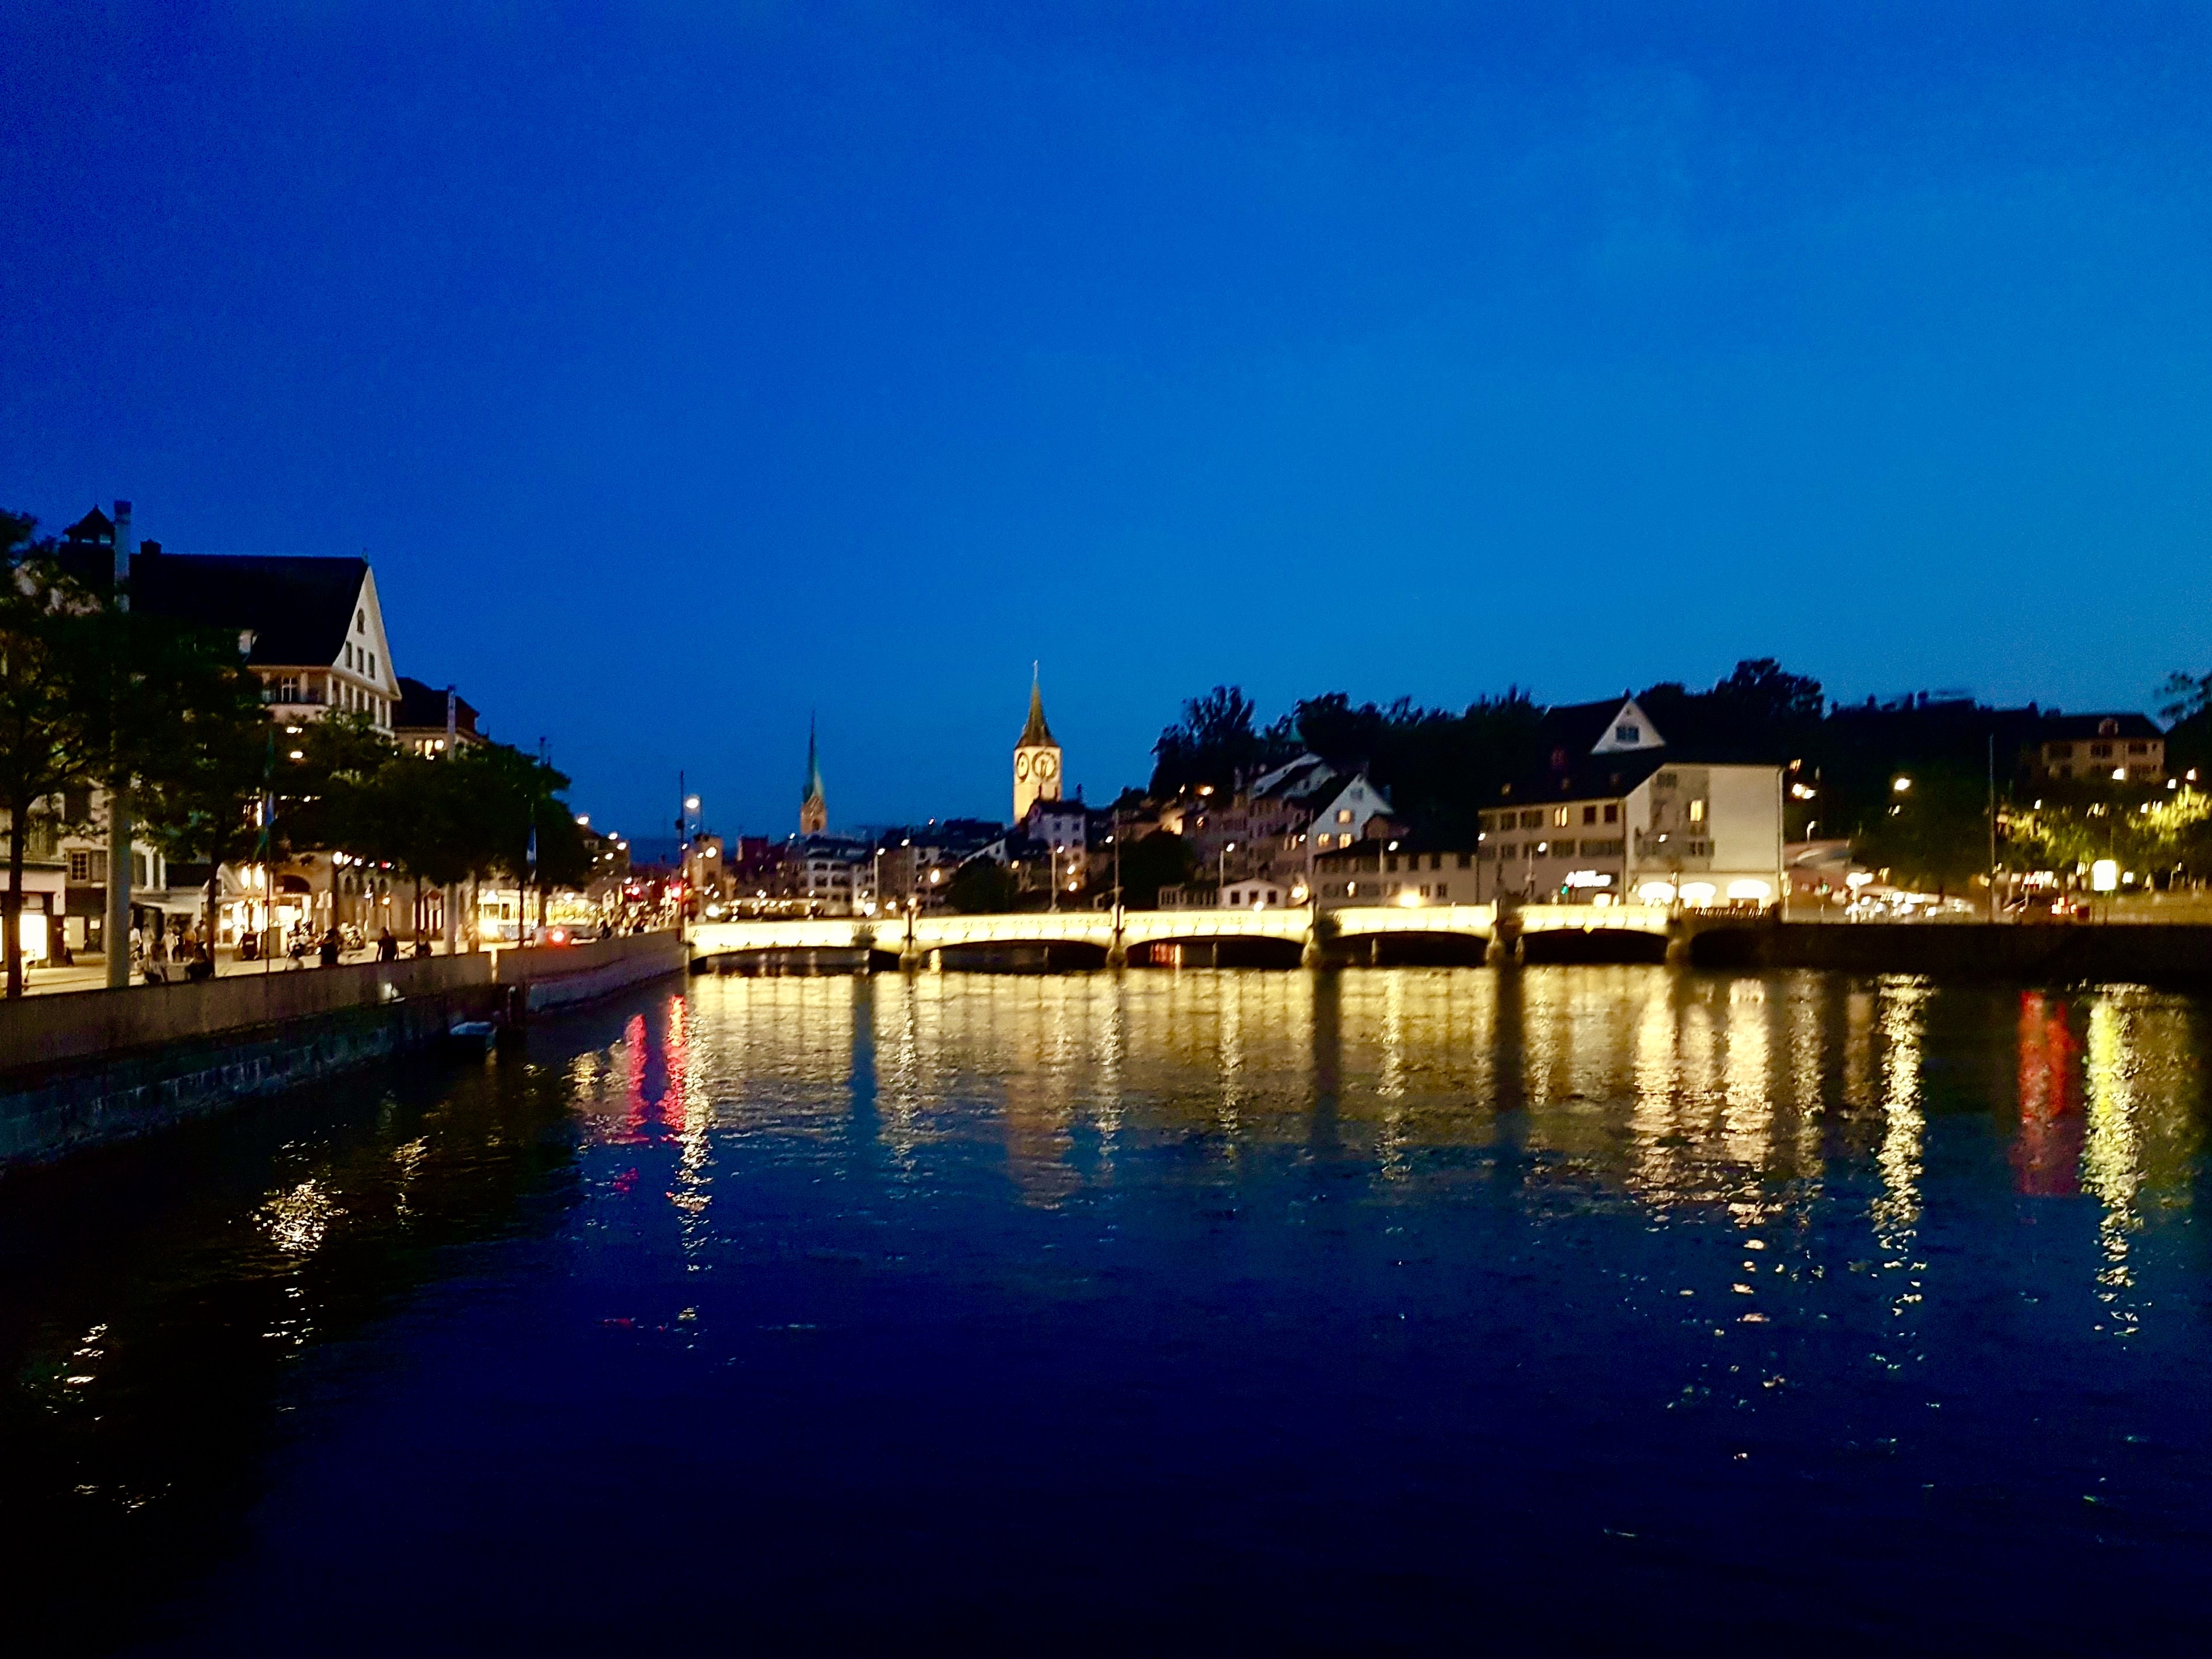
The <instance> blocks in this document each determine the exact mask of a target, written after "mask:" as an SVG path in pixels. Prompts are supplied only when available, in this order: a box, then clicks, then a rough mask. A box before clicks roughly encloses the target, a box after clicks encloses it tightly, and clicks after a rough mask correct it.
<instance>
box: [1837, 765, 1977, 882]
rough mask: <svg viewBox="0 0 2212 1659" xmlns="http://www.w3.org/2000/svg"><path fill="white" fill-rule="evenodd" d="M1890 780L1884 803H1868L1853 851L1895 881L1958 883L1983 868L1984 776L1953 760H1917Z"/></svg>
mask: <svg viewBox="0 0 2212 1659" xmlns="http://www.w3.org/2000/svg"><path fill="white" fill-rule="evenodd" d="M1898 776H1899V777H1900V778H1904V779H1905V780H1906V781H1907V786H1908V787H1905V788H1903V789H1899V788H1897V787H1895V780H1894V779H1893V781H1892V786H1891V788H1890V791H1889V794H1890V799H1889V801H1888V804H1887V805H1886V806H1884V807H1881V808H1877V809H1869V810H1868V811H1864V812H1863V813H1862V815H1861V816H1860V818H1859V820H1858V825H1857V834H1856V835H1854V836H1852V852H1853V854H1854V855H1855V856H1856V857H1857V858H1858V859H1859V860H1862V861H1863V862H1864V863H1866V864H1869V865H1871V866H1874V867H1875V868H1876V869H1881V870H1887V871H1889V872H1891V875H1890V879H1891V880H1892V881H1893V882H1894V883H1896V884H1898V885H1899V886H1914V887H1919V888H1923V889H1928V888H1946V887H1958V886H1960V885H1962V884H1965V883H1966V881H1968V880H1969V879H1971V878H1972V877H1974V876H1976V875H1978V874H1981V873H1982V872H1984V871H1986V870H1987V869H1988V868H1989V835H1990V828H1989V817H1988V811H1989V793H1988V781H1987V780H1986V778H1985V777H1984V775H1982V774H1980V773H1978V772H1975V771H1972V770H1971V769H1966V768H1963V767H1957V766H1941V765H1938V766H1923V767H1920V768H1918V769H1916V770H1914V771H1912V772H1911V773H1910V774H1904V773H1900V774H1899V775H1898Z"/></svg>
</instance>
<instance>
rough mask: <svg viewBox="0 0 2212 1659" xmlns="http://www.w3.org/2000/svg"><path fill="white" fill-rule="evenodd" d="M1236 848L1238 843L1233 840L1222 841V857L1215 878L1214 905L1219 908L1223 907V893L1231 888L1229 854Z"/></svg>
mask: <svg viewBox="0 0 2212 1659" xmlns="http://www.w3.org/2000/svg"><path fill="white" fill-rule="evenodd" d="M1236 850H1237V843H1236V842H1233V841H1225V842H1222V843H1221V857H1220V859H1219V860H1218V869H1217V870H1216V872H1215V874H1214V878H1213V907H1214V908H1215V909H1217V910H1218V909H1219V908H1221V896H1222V894H1224V893H1225V892H1226V891H1228V890H1229V855H1230V854H1231V853H1233V852H1235V851H1236Z"/></svg>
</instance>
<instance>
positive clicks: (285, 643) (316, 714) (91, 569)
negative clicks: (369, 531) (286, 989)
mask: <svg viewBox="0 0 2212 1659" xmlns="http://www.w3.org/2000/svg"><path fill="white" fill-rule="evenodd" d="M60 556H61V560H62V562H63V564H64V566H65V567H67V568H70V570H71V571H72V572H73V573H74V574H77V575H78V576H79V577H80V578H81V579H82V580H88V581H92V582H96V583H98V584H100V585H101V586H106V584H107V583H109V582H111V581H112V580H113V578H114V577H115V575H116V574H118V570H120V571H121V573H122V574H127V575H128V577H129V580H130V585H131V586H130V594H131V605H132V606H133V607H134V608H135V609H137V610H138V611H143V612H147V613H150V614H152V615H155V616H160V617H172V618H174V619H176V620H178V621H180V622H188V623H197V624H199V625H200V626H203V627H207V628H213V629H223V630H226V631H234V632H235V633H236V634H237V635H238V636H239V640H240V647H241V648H242V650H243V651H244V653H245V656H246V665H247V666H248V667H249V668H251V669H252V671H253V673H254V674H255V676H256V677H257V678H258V679H259V680H260V682H261V696H262V701H263V702H264V703H266V704H267V705H269V708H270V713H271V714H273V715H274V716H275V717H276V719H277V720H280V721H282V722H284V723H287V724H292V725H298V724H301V723H304V722H306V721H308V720H320V719H324V718H325V717H327V716H328V715H330V714H337V713H352V714H359V715H361V716H362V717H363V718H364V719H366V720H368V722H369V724H370V725H372V726H375V727H377V728H378V729H379V730H380V731H383V732H387V733H390V732H392V730H393V723H394V718H395V716H396V714H397V713H398V702H399V696H400V684H399V678H398V675H397V674H396V673H394V672H393V671H392V647H391V643H390V641H388V640H387V638H386V635H385V628H384V609H383V605H382V603H381V602H380V599H378V596H377V591H376V578H375V576H374V574H372V573H371V571H370V569H369V568H368V561H367V560H365V559H358V558H321V557H313V556H291V555H262V554H211V553H209V554H204V553H171V552H168V551H167V550H164V549H163V547H162V545H161V543H159V542H157V541H135V540H134V539H133V538H132V536H131V520H130V506H129V503H128V502H123V501H118V502H117V503H116V513H115V517H114V518H112V519H111V518H109V517H108V516H107V515H106V513H101V512H100V511H98V510H97V509H94V511H93V512H91V513H87V514H86V515H85V516H84V517H83V518H82V519H81V520H78V521H77V522H76V524H74V525H71V526H70V527H69V529H68V530H66V531H65V532H63V535H62V538H61V546H60ZM442 723H443V717H442V713H441V735H442ZM93 809H94V811H93V816H95V817H99V816H103V815H104V812H105V803H104V801H102V800H100V799H99V798H98V797H97V795H95V798H94V802H93ZM65 848H66V853H67V855H68V859H69V870H70V895H69V911H70V935H71V942H72V944H78V943H82V944H84V945H92V946H94V948H97V947H98V945H100V939H99V927H100V922H101V920H102V916H103V913H104V910H105V906H106V877H107V867H106V866H107V859H106V842H105V839H104V837H101V836H90V837H76V838H72V839H71V840H70V842H67V843H65ZM133 863H134V865H135V866H136V867H135V869H134V872H133V878H132V884H131V885H132V921H133V926H134V927H140V928H144V929H150V928H152V927H155V926H156V925H166V926H167V927H169V929H170V930H171V931H172V932H173V931H175V930H176V929H177V928H178V927H180V926H183V925H185V922H186V921H188V920H190V919H193V918H197V916H198V915H200V913H201V909H202V907H203V904H204V891H203V890H202V889H201V886H200V883H201V882H204V880H205V874H206V872H204V871H203V872H200V880H199V882H195V883H194V884H192V885H191V886H190V887H185V886H179V887H176V888H172V887H171V886H170V885H169V879H168V872H167V869H166V866H165V865H164V863H163V861H162V860H161V859H160V857H159V855H158V854H156V853H155V852H154V851H152V850H151V849H143V850H140V851H136V852H134V855H133ZM80 871H82V880H80V878H79V873H78V872H80ZM298 871H304V872H306V873H305V874H301V873H298ZM219 881H220V878H219ZM276 881H277V891H276V893H274V894H273V895H268V896H266V897H265V901H264V904H263V907H262V912H263V914H264V915H267V916H268V917H270V919H271V920H273V921H274V922H275V923H276V927H277V928H278V929H279V930H280V931H283V930H288V929H289V928H290V927H294V926H295V925H296V926H305V927H318V928H319V927H327V926H329V925H331V923H332V922H333V921H341V920H352V921H364V922H374V921H378V920H379V919H380V908H379V909H378V910H377V911H374V912H371V911H363V913H362V915H349V914H345V901H346V900H347V899H349V898H352V897H358V896H361V895H362V893H364V892H366V891H367V888H366V887H365V886H364V885H363V883H362V878H360V877H359V876H358V874H357V873H356V872H353V871H351V870H343V871H342V869H341V867H340V866H338V865H337V860H336V859H335V857H333V856H326V855H312V856H309V857H303V858H301V859H300V860H296V870H295V871H293V872H282V873H280V874H279V875H278V876H277V877H276ZM245 908H246V907H245V906H243V905H234V906H227V907H226V906H220V905H219V908H218V914H219V915H221V916H222V918H223V919H224V921H225V924H226V925H225V926H224V927H223V929H222V933H223V936H222V939H220V940H219V942H220V943H223V944H229V943H232V942H234V938H233V929H232V927H230V926H229V925H228V924H229V923H230V921H231V920H232V919H233V918H234V915H240V914H243V912H244V910H245ZM356 908H360V907H358V906H356Z"/></svg>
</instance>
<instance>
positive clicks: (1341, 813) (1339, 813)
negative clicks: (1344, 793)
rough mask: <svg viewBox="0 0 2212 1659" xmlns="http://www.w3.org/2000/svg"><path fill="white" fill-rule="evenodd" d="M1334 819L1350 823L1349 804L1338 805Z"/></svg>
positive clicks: (1350, 811)
mask: <svg viewBox="0 0 2212 1659" xmlns="http://www.w3.org/2000/svg"><path fill="white" fill-rule="evenodd" d="M1336 821H1337V822H1338V823H1351V822H1352V809H1351V808H1350V807H1349V806H1340V807H1338V808H1337V809H1336Z"/></svg>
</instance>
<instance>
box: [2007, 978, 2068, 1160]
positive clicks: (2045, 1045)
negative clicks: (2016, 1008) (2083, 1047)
mask: <svg viewBox="0 0 2212 1659" xmlns="http://www.w3.org/2000/svg"><path fill="white" fill-rule="evenodd" d="M2066 1014H2067V1010H2066V1004H2065V1003H2064V1002H2063V1001H2061V1000H2052V1001H2049V1002H2046V1001H2045V1000H2044V997H2043V995H2042V994H2041V993H2039V992H2036V991H2023V992H2022V993H2021V999H2020V1138H2019V1139H2017V1140H2015V1142H2014V1143H2013V1151H2012V1158H2013V1167H2014V1169H2015V1170H2017V1171H2018V1172H2019V1184H2020V1190H2021V1193H2023V1194H2026V1195H2027V1196H2028V1197H2030V1198H2063V1197H2065V1196H2067V1195H2068V1194H2072V1193H2076V1192H2079V1191H2080V1190H2081V1137H2082V1133H2083V1130H2084V1127H2085V1124H2084V1121H2083V1119H2082V1116H2081V1100H2080V1098H2079V1097H2078V1096H2077V1094H2076V1092H2075V1083H2074V1050H2075V1042H2074V1034H2073V1031H2072V1030H2071V1029H2070V1028H2069V1025H2068V1024H2067V1018H2066Z"/></svg>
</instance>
